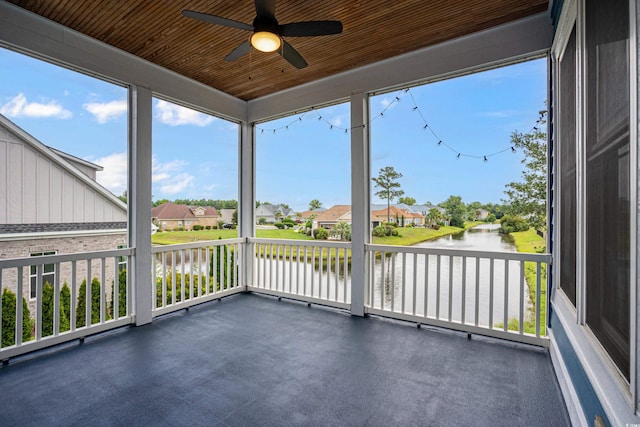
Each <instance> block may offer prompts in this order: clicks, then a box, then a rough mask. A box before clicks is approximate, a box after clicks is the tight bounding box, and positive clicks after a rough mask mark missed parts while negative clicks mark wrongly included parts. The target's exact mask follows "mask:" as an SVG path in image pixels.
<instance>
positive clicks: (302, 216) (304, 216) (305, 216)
mask: <svg viewBox="0 0 640 427" xmlns="http://www.w3.org/2000/svg"><path fill="white" fill-rule="evenodd" d="M326 210H327V209H326V208H318V209H314V210H312V211H304V212H298V213H296V217H297V218H300V219H301V220H302V221H307V220H309V219H310V218H311V217H312V216H313V217H314V218H315V217H317V216H318V215H320V214H321V213H322V212H325V211H326Z"/></svg>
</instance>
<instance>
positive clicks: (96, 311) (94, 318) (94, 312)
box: [76, 277, 100, 327]
mask: <svg viewBox="0 0 640 427" xmlns="http://www.w3.org/2000/svg"><path fill="white" fill-rule="evenodd" d="M86 311H87V279H84V280H83V281H82V284H81V285H80V290H79V291H78V308H77V309H76V326H77V327H81V326H85V325H86V320H87V314H86ZM96 323H100V281H99V280H98V278H97V277H94V278H93V280H91V324H92V325H93V324H96Z"/></svg>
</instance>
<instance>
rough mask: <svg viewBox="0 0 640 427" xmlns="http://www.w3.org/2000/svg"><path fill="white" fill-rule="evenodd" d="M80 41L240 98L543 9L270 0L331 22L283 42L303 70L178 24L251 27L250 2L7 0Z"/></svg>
mask: <svg viewBox="0 0 640 427" xmlns="http://www.w3.org/2000/svg"><path fill="white" fill-rule="evenodd" d="M10 1H11V2H12V3H15V4H17V5H18V6H20V7H23V8H25V9H27V10H30V11H32V12H34V13H37V14H39V15H42V16H44V17H46V18H49V19H51V20H53V21H56V22H58V23H60V24H62V25H65V26H67V27H70V28H73V29H74V30H77V31H79V32H81V33H84V34H86V35H88V36H91V37H93V38H96V39H98V40H101V41H103V42H105V43H108V44H110V45H112V46H115V47H117V48H120V49H122V50H125V51H127V52H130V53H132V54H134V55H137V56H139V57H141V58H144V59H146V60H148V61H151V62H154V63H156V64H158V65H160V66H163V67H165V68H168V69H170V70H173V71H175V72H177V73H180V74H183V75H185V76H187V77H190V78H192V79H194V80H197V81H199V82H202V83H204V84H206V85H209V86H212V87H214V88H216V89H219V90H221V91H224V92H227V93H229V94H231V95H233V96H236V97H239V98H241V99H244V100H250V99H254V98H258V97H261V96H264V95H268V94H271V93H274V92H278V91H281V90H283V89H287V88H289V87H292V86H297V85H300V84H303V83H307V82H310V81H314V80H317V79H320V78H323V77H327V76H330V75H333V74H336V73H339V72H343V71H347V70H349V69H352V68H356V67H361V66H363V65H367V64H370V63H373V62H377V61H380V60H383V59H386V58H390V57H393V56H396V55H399V54H403V53H407V52H411V51H413V50H416V49H419V48H423V47H426V46H430V45H433V44H436V43H440V42H443V41H446V40H450V39H454V38H457V37H460V36H463V35H467V34H470V33H473V32H476V31H480V30H484V29H487V28H491V27H493V26H497V25H500V24H504V23H507V22H510V21H513V20H516V19H519V18H524V17H527V16H530V15H533V14H537V13H541V12H544V11H546V10H547V8H548V0H465V1H459V0H429V1H425V0H398V1H389V0H351V1H340V0H322V1H311V0H306V1H303V0H276V18H277V19H278V22H279V23H280V24H286V23H289V22H297V21H313V20H339V21H342V24H343V32H342V34H338V35H331V36H320V37H290V38H288V39H287V40H288V41H289V43H291V45H292V46H293V47H295V48H296V49H297V50H298V51H299V52H300V54H301V55H302V56H303V57H304V58H305V59H306V61H307V62H308V63H309V66H308V67H306V68H304V69H301V70H298V69H296V68H294V67H293V66H291V65H290V64H289V63H287V62H285V61H284V60H283V59H282V58H281V57H280V56H279V55H278V54H277V53H262V52H258V51H256V50H252V51H251V53H250V54H248V55H245V56H243V57H241V58H240V59H238V60H236V61H234V62H225V61H224V57H225V56H226V55H227V54H228V53H229V52H231V50H233V49H234V48H235V47H236V46H237V45H239V44H240V43H242V42H243V41H245V40H247V38H248V36H249V35H250V33H248V32H245V31H242V30H238V29H234V28H226V27H222V26H219V25H212V24H207V23H203V22H200V21H196V20H193V19H189V18H185V17H183V16H182V13H181V12H182V10H183V9H191V10H196V11H199V12H204V13H209V14H214V15H218V16H222V17H225V18H230V19H233V20H236V21H240V22H244V23H248V24H252V22H253V18H254V17H255V8H254V4H253V0H154V1H149V0H10Z"/></svg>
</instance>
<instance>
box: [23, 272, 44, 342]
mask: <svg viewBox="0 0 640 427" xmlns="http://www.w3.org/2000/svg"><path fill="white" fill-rule="evenodd" d="M43 268H44V264H38V265H37V266H36V341H39V340H40V338H42V269H43ZM29 287H31V283H29ZM29 293H31V289H29ZM19 304H22V301H19Z"/></svg>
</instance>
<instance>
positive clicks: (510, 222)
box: [500, 215, 529, 234]
mask: <svg viewBox="0 0 640 427" xmlns="http://www.w3.org/2000/svg"><path fill="white" fill-rule="evenodd" d="M528 229H529V224H527V222H526V221H525V220H524V219H522V218H520V217H519V216H511V215H505V216H503V217H502V218H501V219H500V232H501V233H503V234H509V233H516V232H518V231H527V230H528Z"/></svg>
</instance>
